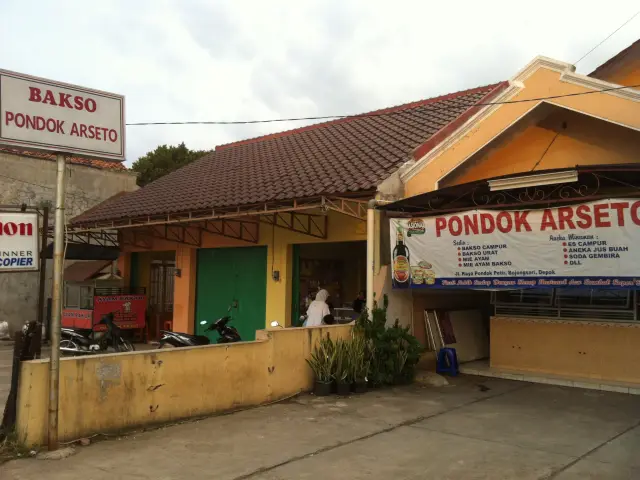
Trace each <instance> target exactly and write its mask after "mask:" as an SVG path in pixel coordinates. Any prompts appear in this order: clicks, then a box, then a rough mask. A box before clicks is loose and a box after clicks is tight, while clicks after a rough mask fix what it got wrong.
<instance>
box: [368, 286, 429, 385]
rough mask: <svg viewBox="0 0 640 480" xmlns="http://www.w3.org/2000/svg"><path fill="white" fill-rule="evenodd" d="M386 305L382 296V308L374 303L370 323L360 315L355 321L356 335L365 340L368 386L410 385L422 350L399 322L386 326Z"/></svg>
mask: <svg viewBox="0 0 640 480" xmlns="http://www.w3.org/2000/svg"><path fill="white" fill-rule="evenodd" d="M388 305H389V302H388V299H387V296H386V295H385V296H384V297H383V306H382V308H380V307H379V306H378V303H377V302H374V307H373V310H372V311H371V320H369V315H368V312H363V313H362V315H361V316H360V318H358V320H357V321H356V331H357V332H358V333H360V334H361V335H363V336H364V338H365V339H366V340H367V357H368V359H369V361H370V366H369V382H370V383H372V384H373V385H395V384H401V383H411V382H412V381H413V378H414V377H415V371H416V365H417V364H418V361H419V360H420V354H421V353H422V346H421V345H420V343H419V342H418V340H417V339H416V337H414V336H413V335H411V334H410V333H409V328H408V327H402V326H400V324H399V322H398V320H396V321H395V323H394V324H393V325H392V326H391V327H387V326H386V324H387V307H388Z"/></svg>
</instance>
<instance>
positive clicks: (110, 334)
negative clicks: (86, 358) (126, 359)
mask: <svg viewBox="0 0 640 480" xmlns="http://www.w3.org/2000/svg"><path fill="white" fill-rule="evenodd" d="M98 324H99V325H106V326H107V330H106V331H105V332H94V331H93V329H83V328H66V327H63V328H61V329H60V351H61V352H62V353H63V354H64V355H87V354H92V353H108V352H109V351H113V352H133V351H135V347H134V346H133V344H132V343H131V342H129V341H128V340H126V339H125V338H123V336H122V329H121V328H120V327H118V325H116V324H115V323H114V321H113V313H108V314H107V315H105V316H103V317H102V319H101V320H100V322H99V323H98Z"/></svg>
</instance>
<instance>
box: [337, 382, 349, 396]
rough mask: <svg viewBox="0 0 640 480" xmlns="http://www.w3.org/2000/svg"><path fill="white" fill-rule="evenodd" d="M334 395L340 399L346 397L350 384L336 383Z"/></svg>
mask: <svg viewBox="0 0 640 480" xmlns="http://www.w3.org/2000/svg"><path fill="white" fill-rule="evenodd" d="M336 393H337V394H338V395H340V396H342V397H346V396H347V395H349V394H350V393H351V384H350V383H347V382H344V383H342V382H336Z"/></svg>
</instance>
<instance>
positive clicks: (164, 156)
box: [131, 142, 209, 187]
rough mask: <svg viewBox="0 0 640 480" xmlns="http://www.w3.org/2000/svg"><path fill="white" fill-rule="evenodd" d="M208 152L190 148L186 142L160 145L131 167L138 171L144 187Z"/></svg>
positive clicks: (140, 181) (139, 179) (139, 181)
mask: <svg viewBox="0 0 640 480" xmlns="http://www.w3.org/2000/svg"><path fill="white" fill-rule="evenodd" d="M207 153H209V151H207V150H190V149H188V148H187V147H186V146H185V144H184V142H183V143H181V144H180V145H176V146H174V145H169V146H167V145H160V146H159V147H158V148H156V149H155V150H154V151H152V152H148V153H147V154H146V155H144V156H143V157H140V158H139V159H138V160H136V161H135V162H134V164H133V165H132V167H131V168H132V169H133V170H134V171H135V172H138V185H140V186H141V187H143V186H145V185H147V184H148V183H151V182H153V181H154V180H157V179H158V178H160V177H162V176H164V175H166V174H167V173H171V172H173V171H174V170H178V169H179V168H181V167H184V166H185V165H187V164H189V163H191V162H193V161H194V160H196V159H198V158H200V157H202V156H203V155H205V154H207Z"/></svg>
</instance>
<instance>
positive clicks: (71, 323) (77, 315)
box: [62, 308, 93, 330]
mask: <svg viewBox="0 0 640 480" xmlns="http://www.w3.org/2000/svg"><path fill="white" fill-rule="evenodd" d="M92 320H93V310H84V309H80V308H65V309H63V310H62V326H63V327H66V328H81V329H85V330H91V329H92V328H93V325H92V324H91V322H92Z"/></svg>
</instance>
